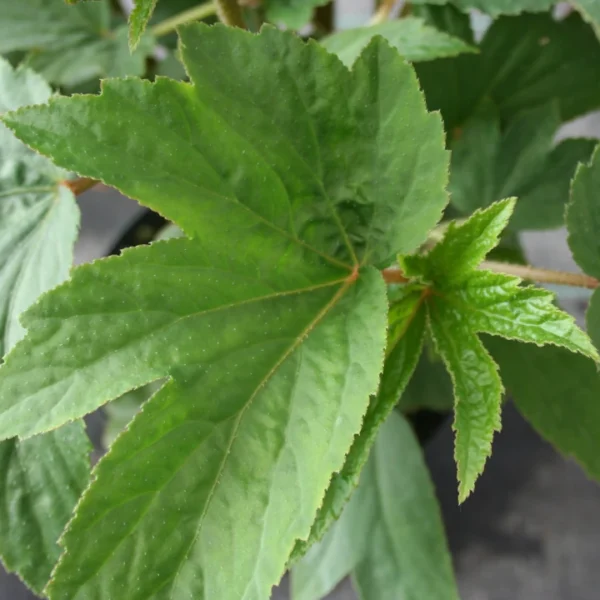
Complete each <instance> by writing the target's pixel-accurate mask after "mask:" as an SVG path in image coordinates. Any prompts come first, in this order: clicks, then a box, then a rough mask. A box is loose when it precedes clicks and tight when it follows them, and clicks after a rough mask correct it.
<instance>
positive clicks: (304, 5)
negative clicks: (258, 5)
mask: <svg viewBox="0 0 600 600" xmlns="http://www.w3.org/2000/svg"><path fill="white" fill-rule="evenodd" d="M329 2H330V0H265V9H266V16H267V19H269V21H271V22H272V23H276V24H278V25H285V26H286V27H289V28H291V29H300V28H301V27H303V26H304V25H306V24H307V23H308V22H309V21H310V19H311V17H312V14H313V12H314V10H315V8H317V7H318V6H324V5H325V4H328V3H329Z"/></svg>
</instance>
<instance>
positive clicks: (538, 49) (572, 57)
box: [416, 0, 600, 136]
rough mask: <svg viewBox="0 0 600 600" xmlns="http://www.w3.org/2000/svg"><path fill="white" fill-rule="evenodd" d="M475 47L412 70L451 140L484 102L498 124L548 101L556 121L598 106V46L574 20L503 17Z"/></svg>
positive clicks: (577, 19) (590, 33) (578, 19)
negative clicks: (494, 112) (474, 50)
mask: <svg viewBox="0 0 600 600" xmlns="http://www.w3.org/2000/svg"><path fill="white" fill-rule="evenodd" d="M486 3H487V0H486ZM479 49H480V54H479V55H461V56H457V57H454V58H447V59H440V60H437V61H431V62H426V63H419V64H417V65H416V69H417V73H418V75H419V80H420V81H421V85H422V86H423V90H424V91H425V95H426V97H427V104H428V106H429V108H430V109H431V110H434V109H435V110H438V109H439V110H441V112H442V114H443V116H444V121H445V123H446V129H447V131H449V132H450V133H451V134H452V135H455V136H456V135H458V136H460V133H461V130H460V128H461V127H462V126H463V125H464V123H465V121H466V120H467V119H468V118H469V117H470V116H472V114H473V113H474V111H475V109H476V108H477V107H478V105H479V104H480V103H481V102H482V101H483V100H484V99H486V98H489V99H491V100H492V101H493V103H494V104H495V106H496V107H497V109H498V112H499V115H500V117H501V119H502V120H503V121H507V120H510V119H512V118H514V117H515V115H517V114H519V113H520V112H522V111H524V110H528V109H532V108H535V107H539V106H541V105H546V104H548V103H549V102H552V101H554V102H555V103H556V104H557V106H558V109H559V114H560V118H561V121H566V120H569V119H572V118H574V117H577V116H580V115H582V114H585V113H587V112H590V111H591V110H595V109H597V108H599V107H600V44H598V40H597V38H596V36H595V34H594V31H593V30H592V28H591V27H590V26H589V25H588V24H587V23H585V22H584V21H583V20H582V19H581V17H580V16H579V15H577V14H573V15H570V16H569V17H567V18H566V19H564V20H562V21H555V20H554V19H553V18H552V17H551V15H549V14H548V15H536V14H523V15H520V16H517V17H500V18H499V19H498V20H496V21H494V23H493V24H492V26H491V27H490V28H489V30H488V31H487V32H486V34H485V36H484V38H483V40H482V42H481V44H480V46H479ZM550 74H551V76H550ZM557 82H560V83H557Z"/></svg>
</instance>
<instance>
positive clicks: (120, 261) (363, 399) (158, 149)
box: [0, 25, 447, 600]
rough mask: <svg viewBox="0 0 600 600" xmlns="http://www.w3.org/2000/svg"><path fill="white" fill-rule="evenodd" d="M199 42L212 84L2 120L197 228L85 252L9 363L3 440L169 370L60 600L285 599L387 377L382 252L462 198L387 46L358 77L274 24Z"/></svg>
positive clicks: (117, 461) (186, 41) (0, 382)
mask: <svg viewBox="0 0 600 600" xmlns="http://www.w3.org/2000/svg"><path fill="white" fill-rule="evenodd" d="M182 54H183V57H184V60H185V62H186V66H187V69H188V72H189V74H190V77H191V79H192V81H193V85H189V84H182V83H178V82H173V81H167V80H158V81H157V82H156V83H154V84H150V83H148V82H140V81H136V80H126V81H111V82H107V83H106V84H105V85H104V88H103V93H102V95H101V96H98V97H81V96H78V97H73V98H71V99H68V100H60V99H59V100H54V101H51V102H50V104H49V105H48V106H46V107H33V108H30V109H26V110H21V111H18V112H16V113H13V114H12V115H11V116H10V117H8V118H6V122H8V123H9V124H10V126H11V127H13V128H14V129H15V130H16V131H18V134H19V135H20V136H21V137H22V138H23V139H25V140H27V142H28V143H30V144H31V145H32V146H34V147H36V148H37V149H38V150H40V151H42V152H44V153H46V154H50V155H51V156H52V157H53V158H54V159H55V160H56V162H57V163H58V164H63V165H64V164H68V165H69V166H71V167H72V168H74V169H75V170H77V171H80V172H81V173H87V174H88V175H90V176H95V177H97V178H100V179H102V180H104V181H106V182H108V183H110V184H112V185H115V186H117V187H119V188H120V189H121V190H123V191H124V192H125V193H127V194H128V195H130V196H132V197H135V198H139V199H140V200H141V201H143V202H144V203H145V204H147V205H148V206H151V207H153V208H155V209H157V210H159V211H160V212H162V213H163V214H165V215H166V216H168V217H169V218H171V219H172V220H174V221H175V222H176V223H177V224H178V225H179V226H181V227H182V229H183V230H184V231H185V232H186V233H187V234H188V235H189V236H191V237H192V238H193V239H191V240H190V239H174V240H169V241H166V242H160V243H158V244H156V245H154V246H151V247H149V248H142V249H136V250H132V251H128V252H126V253H125V254H124V255H123V256H122V257H119V258H113V259H107V260H106V261H102V262H99V263H95V264H93V265H89V266H84V267H82V268H80V269H78V270H77V271H76V272H75V273H74V276H73V279H72V281H71V282H70V283H69V284H68V285H66V286H63V287H62V288H60V289H58V290H57V291H56V292H54V293H52V294H51V295H48V296H46V297H45V298H44V299H43V300H42V301H41V302H40V303H39V304H38V305H37V306H36V307H35V308H34V309H32V310H30V311H29V312H28V313H27V315H26V320H25V324H26V325H27V327H28V328H29V329H30V333H29V335H28V337H27V338H26V340H25V341H24V342H22V343H21V344H19V345H18V346H17V347H16V349H15V351H14V352H12V353H11V355H10V356H9V358H8V360H7V363H6V364H5V366H4V367H3V368H2V369H0V412H1V413H2V416H0V430H1V431H2V433H3V435H11V434H12V433H13V432H14V433H18V434H21V435H32V434H34V433H37V432H39V431H43V430H45V429H48V428H51V427H54V426H56V425H58V424H60V423H62V422H64V421H65V420H68V419H70V418H74V417H77V416H79V415H81V414H84V413H86V412H89V411H90V410H93V409H94V408H96V407H97V406H99V405H100V404H102V403H104V402H106V401H108V400H110V399H112V398H114V397H117V396H119V395H120V394H122V393H123V392H125V391H127V390H129V389H132V388H135V387H138V386H140V385H143V384H145V383H147V382H150V381H155V380H157V379H160V378H163V377H167V378H168V382H167V383H166V384H165V386H164V387H163V388H162V389H161V390H160V391H159V392H158V393H157V394H156V395H155V396H154V397H153V398H152V399H151V400H150V401H148V402H147V403H146V404H145V405H144V408H143V410H142V411H141V412H140V413H139V414H138V416H136V418H135V419H134V421H133V422H132V424H131V425H130V427H129V428H128V431H127V432H126V433H124V434H123V435H122V436H120V437H119V438H118V439H117V441H116V442H115V443H114V444H113V446H112V448H111V451H110V452H109V454H108V455H107V457H106V458H105V459H103V460H102V462H101V463H100V464H99V466H98V468H97V470H96V480H95V482H94V484H93V485H92V486H91V487H90V489H89V491H88V492H87V493H86V494H85V496H84V499H83V500H82V502H81V503H80V505H79V509H78V512H77V515H76V517H75V519H74V520H73V521H72V523H71V526H70V528H69V529H68V531H67V532H66V534H65V536H64V541H65V546H66V552H65V554H64V557H63V559H62V561H61V563H60V564H59V567H58V569H57V571H56V573H55V577H54V579H53V582H52V584H51V585H50V587H49V589H48V592H49V594H50V597H51V598H52V599H53V600H59V599H63V598H64V599H66V598H69V600H73V599H75V598H81V599H83V598H86V599H88V598H90V597H98V598H113V597H119V598H120V597H123V598H124V597H126V598H128V599H131V600H136V599H139V600H142V599H143V600H146V599H147V598H157V599H158V598H168V597H184V596H189V595H193V596H194V598H198V599H200V598H214V597H218V598H220V599H222V600H227V599H229V598H231V599H232V600H233V599H234V598H235V599H237V598H239V597H242V596H244V597H245V598H247V599H248V600H250V599H258V598H266V597H268V594H269V591H270V588H271V586H272V585H273V584H274V583H276V582H277V580H278V578H279V577H280V575H281V573H282V571H283V569H284V566H285V563H286V559H287V557H288V556H289V554H290V552H291V550H292V546H293V544H294V542H295V541H296V540H297V539H305V538H306V537H307V536H308V534H309V530H310V527H311V524H312V522H313V520H314V516H315V513H316V511H317V508H318V507H319V506H320V504H321V501H322V499H323V494H324V493H325V491H326V488H327V485H328V483H329V480H330V478H331V475H332V473H333V472H337V471H339V470H340V469H341V468H342V466H343V462H344V459H345V455H346V453H347V452H348V450H349V448H350V445H351V442H352V441H353V438H354V435H355V434H356V433H357V432H358V430H359V428H360V425H361V422H362V418H363V415H364V413H365V412H366V410H367V406H368V401H369V396H370V395H371V394H373V393H374V392H375V391H376V386H377V383H378V378H379V372H380V370H381V367H382V364H383V353H384V345H385V331H386V321H387V318H386V311H387V305H386V299H385V286H384V284H383V281H382V278H381V276H380V275H379V274H378V273H377V272H376V271H375V270H374V269H373V267H372V266H369V264H374V265H380V264H385V263H387V262H388V261H389V260H390V258H391V256H392V255H393V253H394V251H395V249H397V248H410V249H411V250H412V249H414V248H415V247H416V246H417V245H418V244H419V243H420V242H421V241H422V240H423V239H424V237H425V235H426V233H427V230H428V229H429V228H430V227H432V226H433V225H434V224H435V222H436V220H437V219H438V218H439V214H440V211H441V209H442V208H443V206H444V204H445V202H446V193H445V191H444V187H445V182H446V177H447V175H446V169H447V154H446V152H445V150H444V149H443V131H442V127H441V122H440V119H439V117H438V116H437V115H431V114H428V113H427V112H426V110H425V106H424V101H423V98H422V96H421V94H420V92H419V88H418V83H417V81H416V77H415V76H414V73H413V71H412V69H411V67H410V66H408V65H407V64H406V63H404V61H403V60H402V58H401V57H400V56H399V55H398V54H397V52H396V51H395V50H393V49H391V48H390V47H389V46H387V45H386V44H385V42H383V41H382V40H381V39H377V40H374V41H373V42H372V43H371V44H370V45H369V46H368V47H367V48H366V49H365V51H364V52H363V54H362V56H361V58H360V59H359V60H358V62H357V65H356V67H355V69H354V70H353V71H352V72H350V71H348V70H347V69H346V68H345V67H344V66H343V65H342V64H341V63H340V62H339V60H338V59H337V58H336V57H334V56H332V55H330V54H328V53H326V52H325V51H324V50H323V49H322V48H321V47H320V46H319V45H318V44H316V43H309V44H304V43H303V42H302V41H301V40H299V39H298V38H297V37H295V36H294V35H291V34H286V33H284V32H281V31H277V30H275V29H273V28H265V29H264V30H263V31H262V33H261V34H260V35H258V36H255V35H251V34H249V33H247V32H244V31H241V30H232V29H229V28H224V27H220V26H218V27H206V26H201V25H198V26H190V27H187V28H185V29H184V30H183V32H182ZM215 56H218V57H219V60H218V61H215V60H214V57H215ZM273 65H278V67H277V69H276V70H275V71H274V70H273ZM275 93H276V94H277V97H278V99H279V101H278V102H277V103H273V102H272V98H273V96H274V94H275ZM407 115H410V118H407ZM384 123H385V127H383V124H384ZM125 126H126V128H127V130H128V131H130V132H131V135H129V136H127V138H124V136H123V135H122V132H123V130H124V127H125ZM356 135H360V136H361V139H362V140H363V143H362V144H360V145H357V144H355V143H354V142H355V139H356ZM417 138H418V139H419V141H420V144H419V145H418V146H417V145H415V144H413V143H412V142H411V140H413V139H417ZM107 149H110V150H107ZM224 241H225V242H224ZM57 328H59V330H58V329H57ZM25 369H26V370H27V372H28V374H29V376H28V378H27V381H26V383H25V385H22V383H23V378H22V377H21V375H22V373H23V371H24V370H25ZM33 408H35V410H33ZM29 409H32V410H29ZM32 413H34V417H33V418H32ZM133 456H135V460H131V458H132V457H133ZM140 465H143V467H140ZM92 538H93V539H94V540H95V543H94V544H90V543H89V540H90V539H92ZM232 556H235V560H234V561H232V559H231V557H232Z"/></svg>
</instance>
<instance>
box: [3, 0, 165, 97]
mask: <svg viewBox="0 0 600 600" xmlns="http://www.w3.org/2000/svg"><path fill="white" fill-rule="evenodd" d="M0 12H1V13H2V19H1V20H0V53H6V52H11V51H15V50H24V51H27V52H29V57H28V60H27V62H28V65H29V66H30V67H32V68H33V69H35V70H36V71H38V72H39V73H41V74H42V75H43V76H44V77H45V79H47V80H48V81H51V82H52V83H55V84H57V85H62V86H67V87H73V86H76V85H79V84H82V83H84V82H87V81H90V80H93V79H97V78H100V77H119V76H123V75H141V74H142V73H143V72H144V70H145V59H146V56H148V54H149V53H150V52H151V51H152V47H153V42H152V40H151V39H150V37H145V38H143V39H142V41H141V44H140V46H139V48H138V49H137V50H136V51H135V52H134V53H133V54H131V53H130V52H129V47H128V40H127V26H126V24H125V21H124V20H123V24H122V25H121V26H120V27H118V26H117V27H116V28H113V27H112V22H111V14H110V2H109V0H98V1H96V2H81V3H79V4H77V5H75V6H69V5H67V4H66V3H65V2H57V1H56V0H28V2H13V1H12V0H1V1H0Z"/></svg>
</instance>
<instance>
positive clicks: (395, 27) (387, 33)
mask: <svg viewBox="0 0 600 600" xmlns="http://www.w3.org/2000/svg"><path fill="white" fill-rule="evenodd" d="M376 35H380V36H382V37H383V38H385V39H386V40H387V41H388V42H389V43H390V44H391V45H392V46H393V47H394V48H396V49H397V50H398V52H400V54H401V55H402V56H404V58H406V60H409V61H413V62H418V61H423V60H432V59H434V58H441V57H445V56H456V55H457V54H461V53H463V52H477V49H476V48H474V47H473V46H470V45H468V44H465V42H463V41H462V40H461V39H459V38H455V37H452V36H450V35H448V34H446V33H444V32H442V31H438V30H437V29H434V28H433V27H430V26H429V25H426V24H425V22H424V21H423V20H422V19H417V18H415V17H407V18H405V19H400V20H397V21H386V22H385V23H381V24H379V25H373V26H370V27H359V28H357V29H346V30H344V31H340V32H338V33H334V34H332V35H329V36H327V37H326V38H324V39H323V40H321V43H322V44H323V46H325V48H327V50H329V52H333V53H334V54H337V55H338V56H339V57H340V59H341V61H342V62H343V63H344V64H345V65H347V66H349V67H350V66H352V64H353V63H354V61H355V60H356V59H357V58H358V56H359V55H360V53H361V52H362V51H363V49H364V48H365V46H367V44H368V43H369V42H370V41H371V39H372V38H373V37H375V36H376Z"/></svg>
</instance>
